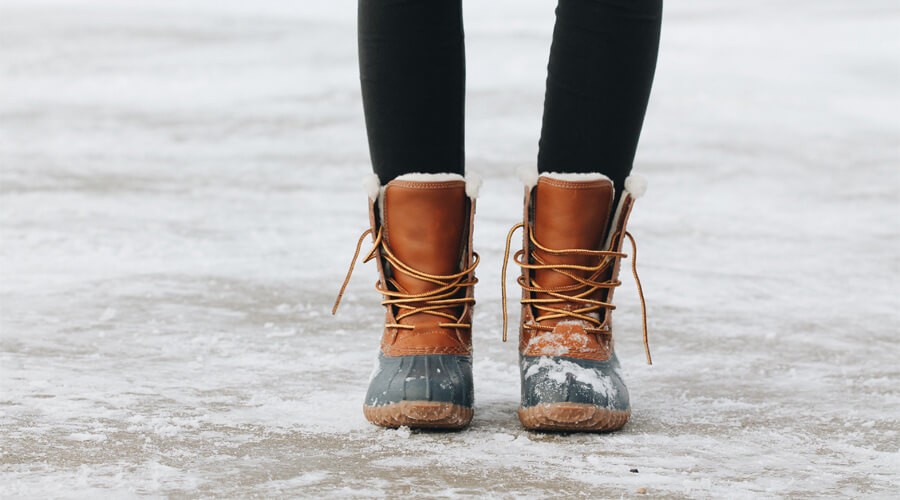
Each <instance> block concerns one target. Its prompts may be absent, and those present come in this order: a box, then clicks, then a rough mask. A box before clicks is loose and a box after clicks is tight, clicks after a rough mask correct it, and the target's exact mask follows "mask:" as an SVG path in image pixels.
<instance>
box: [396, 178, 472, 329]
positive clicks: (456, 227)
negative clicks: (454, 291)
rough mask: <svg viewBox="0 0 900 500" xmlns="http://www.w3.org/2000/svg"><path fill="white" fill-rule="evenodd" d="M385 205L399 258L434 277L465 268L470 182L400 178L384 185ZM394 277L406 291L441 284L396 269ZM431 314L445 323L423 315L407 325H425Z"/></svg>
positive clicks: (413, 318)
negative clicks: (467, 193) (463, 251)
mask: <svg viewBox="0 0 900 500" xmlns="http://www.w3.org/2000/svg"><path fill="white" fill-rule="evenodd" d="M382 203H383V205H382V208H383V224H384V239H385V241H386V243H387V245H388V248H390V250H391V252H393V254H394V255H395V256H396V257H397V259H398V260H399V261H400V262H402V263H403V264H405V265H407V266H409V267H411V268H413V269H415V270H417V271H420V272H423V273H428V274H434V275H449V274H456V273H458V272H459V271H460V261H461V252H462V250H463V248H464V246H463V243H464V241H463V233H464V230H465V229H466V227H467V221H466V216H467V210H466V208H467V207H466V184H465V181H463V180H459V181H455V180H454V181H442V182H432V181H422V182H420V181H410V180H401V179H395V180H393V181H391V182H389V183H388V184H387V186H386V187H385V190H384V197H383V199H382ZM390 276H391V277H392V278H393V279H394V281H396V282H397V283H398V284H399V285H400V286H401V287H403V290H401V291H403V292H405V293H410V294H420V293H425V292H428V291H430V290H434V289H436V288H438V285H436V284H434V283H431V282H428V281H425V280H421V279H418V278H415V277H413V276H409V275H408V274H405V273H403V272H400V271H397V270H392V271H391V273H390ZM428 318H431V319H433V320H435V321H434V322H435V323H437V322H443V321H445V320H442V319H440V318H438V317H437V316H433V315H428V314H424V313H422V314H414V315H412V316H409V317H408V318H407V319H406V320H405V321H404V323H408V324H412V323H420V322H421V321H423V320H425V319H428ZM410 320H411V321H410Z"/></svg>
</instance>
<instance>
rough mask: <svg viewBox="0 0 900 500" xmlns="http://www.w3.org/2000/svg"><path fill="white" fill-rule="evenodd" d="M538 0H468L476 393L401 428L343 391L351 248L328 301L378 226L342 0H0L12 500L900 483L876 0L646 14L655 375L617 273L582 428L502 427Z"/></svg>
mask: <svg viewBox="0 0 900 500" xmlns="http://www.w3.org/2000/svg"><path fill="white" fill-rule="evenodd" d="M552 4H553V2H539V1H537V0H531V1H527V2H524V1H514V0H494V1H490V2H467V3H466V6H465V7H466V9H465V10H466V28H467V35H466V41H467V53H468V69H467V71H468V90H469V93H468V97H467V106H468V109H467V155H468V165H469V167H470V169H472V170H477V171H479V172H481V173H482V174H483V175H484V177H485V182H484V186H483V188H482V190H481V193H480V197H479V200H478V214H477V227H476V235H475V242H476V246H477V250H478V252H479V253H480V254H481V256H482V259H483V264H482V267H481V268H480V269H479V270H478V274H479V278H480V283H479V285H478V287H477V289H476V296H477V299H478V306H477V307H476V314H475V324H476V328H475V334H474V336H475V349H476V356H475V376H476V380H475V384H476V415H475V420H474V422H473V425H472V427H471V429H469V430H467V431H465V432H460V433H450V434H445V433H427V432H416V431H409V433H408V437H407V438H406V439H403V435H404V434H406V432H405V431H386V430H382V429H378V428H375V427H372V426H370V425H369V424H368V423H367V422H366V421H365V419H364V418H363V416H362V411H361V405H362V400H363V396H364V394H365V390H366V384H367V377H366V375H367V374H368V373H369V371H370V368H371V364H370V363H371V359H372V357H373V356H374V355H375V353H376V350H377V347H378V343H379V338H380V331H381V326H380V325H381V323H382V321H383V313H382V310H381V309H380V307H379V305H378V303H379V301H380V297H378V296H377V295H376V294H375V292H374V291H373V290H372V283H374V281H375V279H376V277H375V270H374V265H371V264H370V265H367V266H360V268H359V269H358V270H357V271H356V273H357V276H355V278H354V282H353V283H352V284H351V285H350V287H349V289H348V290H347V293H346V295H345V297H344V303H343V304H342V308H341V311H340V312H339V314H338V316H337V317H336V318H334V317H332V316H331V314H330V307H331V304H332V302H333V300H334V295H335V294H336V292H337V289H338V288H339V286H340V281H341V280H342V279H343V276H344V272H345V270H346V266H347V261H348V260H349V258H350V256H351V253H352V250H353V245H354V244H355V242H356V238H357V236H358V235H359V233H360V231H362V230H363V229H365V227H366V226H367V224H368V217H367V210H368V206H367V202H366V195H365V193H364V192H362V191H361V190H360V188H359V179H360V178H362V177H364V176H366V175H367V173H368V162H369V158H368V151H367V141H366V136H365V128H364V122H363V116H362V105H361V102H360V91H359V88H358V85H359V82H358V74H357V61H356V34H355V16H356V13H355V11H356V2H351V1H349V0H342V1H335V2H293V1H288V0H261V1H257V2H243V1H241V2H239V1H237V0H183V1H179V2H154V1H150V0H132V1H129V2H120V1H113V0H2V1H0V19H2V20H3V22H2V23H0V46H2V50H0V497H4V498H5V497H32V498H33V497H77V498H104V497H106V498H121V497H131V496H138V495H149V496H157V497H158V496H202V497H212V496H215V497H237V498H242V497H251V496H261V497H266V496H287V497H296V496H323V495H327V496H400V495H405V494H411V495H415V496H422V495H447V496H451V495H460V496H463V495H473V496H495V497H547V496H554V497H575V496H595V497H603V498H605V497H619V496H623V495H631V494H633V493H634V492H635V491H636V490H638V489H639V488H646V489H647V492H648V493H649V494H650V495H656V496H661V497H679V496H692V497H727V498H750V497H752V498H758V497H817V498H818V497H862V496H871V497H889V496H891V495H893V494H895V493H896V491H898V489H900V472H898V471H900V437H898V431H900V421H898V420H900V419H898V415H900V389H898V387H900V368H898V364H897V359H898V354H900V340H898V336H897V327H896V325H898V324H900V301H898V295H900V294H898V289H897V283H898V281H900V257H898V252H897V248H900V231H898V222H897V221H898V219H900V217H898V216H900V169H898V165H900V150H898V147H897V145H898V144H900V119H898V110H900V93H898V92H897V89H898V84H900V65H898V64H897V59H896V55H897V54H898V53H900V30H898V29H897V24H898V21H900V11H898V9H897V7H896V5H895V2H893V1H888V0H866V1H858V2H841V1H836V0H815V1H814V0H796V1H793V2H776V1H774V0H764V1H757V2H721V1H713V0H678V1H670V2H667V3H666V7H665V8H666V12H665V23H664V27H663V46H662V50H661V55H660V62H659V68H658V73H657V78H656V81H655V84H654V93H653V97H652V100H651V104H650V109H649V113H648V116H647V119H646V122H645V123H646V127H645V129H644V133H643V136H642V140H641V147H640V151H639V154H638V159H637V166H636V169H635V171H636V172H640V173H642V174H643V175H645V176H646V177H647V178H648V180H649V181H650V182H651V183H652V185H653V188H652V189H651V190H650V191H649V192H648V194H647V195H646V196H645V197H643V198H641V199H640V200H638V202H637V204H636V206H635V210H634V213H633V216H632V220H631V224H630V230H631V231H632V232H633V233H634V235H635V237H636V238H637V241H638V245H639V247H640V249H639V256H638V267H639V269H640V272H641V278H642V282H643V286H644V292H645V294H646V296H647V300H648V307H649V315H650V342H651V346H652V348H653V353H654V365H653V366H652V367H647V366H646V365H644V364H643V355H642V352H641V351H642V346H641V340H640V309H639V306H638V302H637V299H636V294H635V290H634V285H633V283H632V282H631V280H630V278H629V276H628V275H629V273H628V272H627V271H625V272H623V281H624V282H625V284H624V285H623V287H622V289H620V290H619V291H618V292H617V294H616V304H617V306H618V309H617V311H616V313H615V328H616V337H615V338H616V347H617V350H618V353H619V358H620V359H621V361H622V363H623V368H624V376H625V380H626V381H627V382H628V384H629V389H630V392H631V400H632V404H633V420H632V422H631V423H629V425H628V426H627V427H626V428H625V429H624V430H623V431H622V432H619V433H615V434H606V435H545V434H536V433H528V432H525V431H523V430H522V429H521V427H520V426H519V424H518V421H517V419H516V416H515V409H516V406H517V404H518V398H519V394H518V392H519V387H518V384H519V373H518V366H517V355H516V352H515V351H516V342H515V341H511V342H509V343H506V344H503V343H501V342H500V312H499V307H500V290H499V283H498V281H499V274H500V272H499V271H500V260H501V258H502V250H503V243H504V237H505V235H506V231H507V230H508V229H509V227H510V226H511V225H512V224H514V223H515V222H516V221H518V220H519V219H520V218H521V195H522V185H521V182H520V181H519V180H517V179H516V178H515V171H516V169H517V168H519V167H521V166H523V165H526V166H527V165H533V164H534V162H535V158H536V152H537V140H538V132H539V128H540V123H541V109H542V99H543V91H544V90H543V85H544V81H545V77H546V75H545V68H546V64H547V63H546V58H547V51H548V47H549V38H550V33H551V29H552V20H553V7H554V6H553V5H552ZM510 274H511V275H510V276H509V287H510V290H515V288H514V287H515V283H514V278H515V276H513V275H512V274H513V273H510ZM511 295H512V296H515V293H514V292H513V293H512V294H511ZM517 309H518V308H517V307H516V304H511V310H512V311H515V310H517ZM511 320H512V321H513V324H515V320H516V315H515V314H513V317H512V318H511ZM267 324H268V325H270V326H268V327H267V326H266V325H267ZM498 436H499V437H498ZM635 468H636V469H638V470H639V473H632V472H630V470H631V469H635Z"/></svg>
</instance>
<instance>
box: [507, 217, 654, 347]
mask: <svg viewBox="0 0 900 500" xmlns="http://www.w3.org/2000/svg"><path fill="white" fill-rule="evenodd" d="M524 227H525V224H524V223H521V222H520V223H518V224H516V225H514V226H513V227H512V228H511V229H510V230H509V233H508V234H507V235H506V251H505V252H504V254H503V268H502V270H501V273H500V274H501V278H500V279H501V294H502V298H501V302H502V305H501V307H502V309H503V341H504V342H506V337H507V329H508V324H509V319H508V312H507V297H506V270H507V264H508V263H509V252H510V246H511V242H512V237H513V234H514V233H515V232H516V231H517V230H518V229H522V228H524ZM527 231H528V239H529V241H531V244H532V245H533V246H534V247H535V248H538V249H540V250H541V251H542V252H544V253H546V254H550V255H560V256H564V255H584V256H591V257H598V258H599V259H600V260H599V262H598V263H597V265H595V266H580V265H575V264H548V263H546V262H545V261H544V260H543V259H542V258H541V256H540V255H539V254H537V253H533V254H532V256H531V258H532V259H533V260H534V262H535V263H533V264H532V263H531V262H529V261H528V259H527V258H526V256H525V250H524V249H522V250H519V251H517V252H516V253H515V254H514V255H513V261H515V263H516V264H518V265H519V266H520V267H522V268H523V269H529V270H536V269H549V270H552V271H554V272H557V273H559V274H562V275H564V276H567V277H568V278H570V279H572V280H573V281H575V283H573V284H571V285H564V286H558V287H553V288H545V287H543V286H541V285H540V284H539V283H537V282H536V281H534V279H532V280H531V285H529V284H528V283H527V282H526V280H525V276H524V274H523V275H521V276H519V278H518V279H517V280H516V281H517V283H518V284H519V286H521V287H522V289H523V290H526V291H528V292H531V298H527V299H522V300H521V303H522V304H530V305H531V306H532V307H533V308H534V309H536V310H537V311H538V313H537V314H536V316H535V318H534V319H535V321H534V322H533V323H527V324H525V325H523V326H524V328H526V329H530V330H540V331H553V327H550V326H545V325H541V324H539V323H540V322H541V321H545V320H551V319H558V318H570V319H579V320H582V321H585V322H587V323H588V324H589V325H591V326H589V327H586V328H585V329H584V331H585V332H586V333H591V334H597V335H607V336H608V335H611V332H610V328H609V324H608V320H607V319H606V318H608V317H609V315H608V314H605V315H604V319H603V320H602V321H601V320H600V319H599V315H597V314H594V315H592V314H591V313H595V312H597V311H600V310H601V309H605V310H608V311H613V310H615V309H616V306H615V305H613V304H612V303H609V302H603V301H600V300H596V299H593V298H591V297H593V296H594V295H595V294H596V292H597V291H598V290H601V289H606V290H611V289H613V288H616V287H618V286H619V285H621V284H622V282H621V281H619V280H613V279H609V280H605V281H598V280H599V279H600V277H601V276H603V275H604V274H605V273H606V271H607V270H608V269H609V268H610V266H613V265H614V264H615V262H616V260H617V259H623V258H627V257H628V255H627V254H625V253H623V252H613V251H609V250H585V249H565V250H554V249H551V248H547V247H545V246H543V245H541V244H540V242H538V240H537V239H536V238H535V236H534V230H532V229H531V228H528V229H527ZM622 234H623V233H622V232H619V233H616V234H615V235H614V237H613V245H612V248H615V247H616V245H615V243H616V242H617V241H618V240H619V239H620V238H621V237H622ZM624 236H625V237H627V238H628V241H629V242H631V250H632V256H631V274H632V275H634V282H635V284H636V285H637V291H638V296H639V298H640V301H641V326H642V329H643V333H644V352H645V353H646V355H647V364H653V360H652V358H651V357H650V343H649V341H648V337H647V304H646V302H645V300H644V291H643V288H642V287H641V279H640V277H638V272H637V244H636V243H635V241H634V237H633V236H632V235H631V233H629V232H628V231H625V232H624ZM578 271H580V272H582V273H583V274H584V275H585V276H587V277H582V276H579V275H578V274H576V272H578ZM537 294H544V295H548V296H549V297H547V298H536V295H537ZM573 303H574V304H576V305H575V306H574V308H573V309H564V308H561V307H559V306H560V305H569V304H573Z"/></svg>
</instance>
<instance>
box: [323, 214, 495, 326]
mask: <svg viewBox="0 0 900 500" xmlns="http://www.w3.org/2000/svg"><path fill="white" fill-rule="evenodd" d="M373 232H374V231H373V230H372V229H367V230H365V231H363V233H362V234H361V235H360V237H359V241H357V242H356V251H355V252H354V253H353V259H352V260H351V261H350V268H349V269H348V270H347V277H346V278H344V283H343V285H341V290H340V291H339V292H338V295H337V299H335V301H334V307H333V308H332V309H331V314H337V310H338V306H339V305H340V303H341V298H342V297H343V296H344V291H346V289H347V285H348V284H349V283H350V277H351V276H352V275H353V268H354V267H355V266H356V260H357V259H358V258H359V253H360V250H361V248H362V244H363V240H364V239H365V237H366V236H368V235H370V234H373ZM379 249H380V250H381V255H382V256H383V257H384V260H386V261H387V262H388V263H390V265H391V269H392V270H393V272H395V273H396V272H399V273H403V274H405V275H407V276H410V277H412V278H415V279H418V280H422V281H427V282H429V283H433V284H434V285H437V287H436V288H435V289H433V290H429V291H427V292H423V293H416V294H413V293H407V292H406V291H404V288H403V287H402V286H400V284H399V283H397V281H396V280H395V279H393V278H388V283H389V284H390V285H391V286H392V287H393V289H391V288H390V287H388V286H385V284H384V283H383V280H379V281H378V282H376V283H375V290H377V291H378V292H379V293H381V294H382V295H383V296H384V297H385V300H383V301H381V304H382V305H383V306H387V307H391V306H393V307H396V308H397V309H398V311H399V313H398V314H397V315H396V316H395V317H394V319H395V320H396V323H385V327H388V328H401V329H405V330H412V329H413V328H415V327H414V326H412V325H404V324H401V323H400V322H401V321H402V320H403V319H404V318H406V317H409V316H412V315H413V314H419V313H425V314H429V315H431V316H437V317H439V318H443V319H446V320H449V321H445V322H443V323H439V324H438V326H440V327H441V328H471V327H472V325H471V324H470V323H464V322H463V316H464V314H465V308H463V309H462V311H461V312H460V313H459V316H454V315H453V314H450V313H448V312H447V311H446V309H448V308H452V307H454V306H460V305H463V304H474V303H475V298H474V297H468V296H466V297H459V296H458V295H459V292H460V290H462V289H464V288H466V287H471V286H475V283H477V282H478V278H476V277H475V275H474V274H472V273H473V271H474V270H475V268H476V267H478V262H479V260H480V259H479V257H478V254H477V253H474V252H473V262H472V265H470V266H469V267H467V268H466V269H464V270H462V271H460V272H458V273H455V274H448V275H439V274H429V273H425V272H422V271H419V270H416V269H413V268H412V267H410V266H408V265H406V264H404V263H403V262H401V261H400V259H398V258H397V256H396V255H394V254H393V253H392V252H391V249H390V248H388V246H387V244H386V242H385V241H384V237H383V233H382V228H378V231H377V233H375V241H374V243H373V244H372V249H371V250H369V252H368V253H367V254H366V257H365V258H364V259H363V264H365V263H367V262H369V261H370V260H372V259H374V258H375V256H376V254H377V252H378V250H379Z"/></svg>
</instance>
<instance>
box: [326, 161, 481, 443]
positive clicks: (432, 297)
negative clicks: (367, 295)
mask: <svg viewBox="0 0 900 500" xmlns="http://www.w3.org/2000/svg"><path fill="white" fill-rule="evenodd" d="M477 189H478V183H477V181H472V180H469V181H468V184H467V182H466V181H465V180H464V179H463V178H462V177H461V176H459V175H456V174H408V175H403V176H400V177H398V178H396V179H394V180H392V181H391V182H389V183H388V184H387V185H386V186H383V187H381V186H378V185H377V183H376V184H374V185H373V189H372V190H371V192H370V201H371V203H370V221H371V224H372V228H371V229H369V230H367V231H365V232H364V233H363V235H362V236H361V237H360V239H359V242H358V244H357V247H356V254H355V255H354V257H353V261H352V262H351V264H350V270H349V271H348V272H347V279H346V280H345V281H344V286H343V287H342V288H341V291H340V293H339V294H338V300H337V301H336V302H335V311H336V310H337V305H338V303H339V302H340V298H341V296H342V295H343V293H344V290H345V288H346V286H347V282H348V281H349V280H350V275H351V273H352V272H353V263H354V262H355V261H356V259H357V257H358V256H359V251H360V246H361V245H362V242H363V240H364V238H365V237H366V235H367V234H371V235H372V238H373V242H374V244H373V247H372V250H371V251H370V252H369V254H368V255H367V257H366V258H365V261H366V262H367V261H369V260H372V259H374V260H376V262H377V263H378V271H379V274H380V280H379V281H378V283H376V285H375V288H376V289H377V290H378V292H379V293H381V294H382V295H383V297H384V300H383V301H382V304H383V305H384V306H385V309H386V312H385V324H384V333H383V335H382V339H381V351H380V352H379V355H378V361H377V363H378V365H377V367H376V370H375V372H374V373H373V375H372V379H371V380H370V382H369V390H368V392H367V394H366V400H365V404H364V406H363V411H364V413H365V416H366V418H367V419H368V420H369V421H370V422H372V423H374V424H376V425H381V426H385V427H399V426H409V427H413V428H444V429H457V428H462V427H465V426H466V425H468V423H469V422H470V421H471V420H472V414H473V410H472V404H473V399H474V398H473V384H472V325H471V322H472V307H473V305H474V304H475V298H474V294H473V286H474V285H475V283H476V282H477V280H476V278H475V273H474V270H475V267H476V266H477V265H478V255H477V254H476V253H475V252H473V251H472V223H473V220H474V215H475V200H474V198H475V195H476V192H477Z"/></svg>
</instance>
